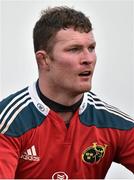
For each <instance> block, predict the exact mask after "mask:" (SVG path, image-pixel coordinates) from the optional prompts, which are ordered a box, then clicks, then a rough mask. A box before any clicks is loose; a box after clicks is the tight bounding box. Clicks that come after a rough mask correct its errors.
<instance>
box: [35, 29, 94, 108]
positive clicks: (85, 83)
mask: <svg viewBox="0 0 134 180" xmlns="http://www.w3.org/2000/svg"><path fill="white" fill-rule="evenodd" d="M95 44H96V43H95V39H94V36H93V32H92V31H90V32H88V33H85V32H83V33H81V32H79V31H74V30H73V29H72V28H68V29H66V30H63V29H62V30H60V31H59V32H58V33H57V34H56V37H55V43H54V47H53V50H52V53H51V55H48V54H47V52H45V51H44V50H40V51H38V52H36V59H37V64H38V68H39V86H40V89H41V91H42V93H43V94H44V95H45V96H47V97H48V98H50V99H52V100H54V101H55V102H58V103H60V104H63V105H66V106H70V105H72V104H74V103H76V102H77V101H78V100H79V99H80V98H81V97H82V96H83V93H84V92H86V91H89V90H90V89H91V87H92V76H93V72H94V68H95V64H96V53H95ZM84 74H85V75H84Z"/></svg>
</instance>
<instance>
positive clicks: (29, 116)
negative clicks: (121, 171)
mask: <svg viewBox="0 0 134 180" xmlns="http://www.w3.org/2000/svg"><path fill="white" fill-rule="evenodd" d="M0 132H1V133H0V178H1V179H4V178H18V179H19V178H21V179H23V178H24V179H28V178H31V179H32V178H35V179H41V178H43V179H57V178H62V179H68V178H69V179H89V178H94V179H96V178H104V177H105V175H106V173H107V171H108V169H109V167H110V165H111V163H112V162H113V161H114V162H117V163H121V164H122V165H124V166H125V167H126V168H128V169H129V170H131V171H132V172H133V173H134V121H133V119H131V118H130V117H129V116H128V115H126V114H124V113H123V112H121V111H119V110H118V109H117V108H114V107H112V106H110V105H108V104H106V103H105V102H103V101H101V100H100V99H98V97H97V96H96V95H95V94H93V93H92V92H87V93H84V98H83V101H82V103H81V105H80V107H79V109H78V110H77V111H76V112H75V113H74V115H73V117H72V119H71V122H70V126H69V128H67V127H66V125H65V123H64V121H63V119H61V117H60V116H59V115H58V113H56V112H54V111H52V110H51V109H49V107H48V106H46V105H45V104H44V103H43V102H42V101H41V99H40V98H39V96H38V93H37V90H36V85H35V84H34V85H33V86H29V87H27V88H25V89H23V90H21V91H19V92H17V93H15V94H13V95H11V96H9V97H7V98H6V99H4V100H3V101H2V102H1V103H0Z"/></svg>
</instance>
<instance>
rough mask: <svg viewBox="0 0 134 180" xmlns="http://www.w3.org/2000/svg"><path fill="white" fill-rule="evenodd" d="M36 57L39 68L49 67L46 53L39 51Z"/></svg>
mask: <svg viewBox="0 0 134 180" xmlns="http://www.w3.org/2000/svg"><path fill="white" fill-rule="evenodd" d="M35 55H36V60H37V64H38V66H39V67H42V68H43V67H46V66H48V55H47V53H46V51H44V50H39V51H37V52H36V53H35Z"/></svg>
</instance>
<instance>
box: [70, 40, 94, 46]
mask: <svg viewBox="0 0 134 180" xmlns="http://www.w3.org/2000/svg"><path fill="white" fill-rule="evenodd" d="M90 46H96V42H95V41H94V42H92V43H90V44H89V45H88V47H90ZM69 47H70V48H71V47H78V48H81V47H83V45H82V44H71V45H69Z"/></svg>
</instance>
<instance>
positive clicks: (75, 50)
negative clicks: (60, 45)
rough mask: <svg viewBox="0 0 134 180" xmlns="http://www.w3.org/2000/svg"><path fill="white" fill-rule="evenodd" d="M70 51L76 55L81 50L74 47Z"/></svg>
mask: <svg viewBox="0 0 134 180" xmlns="http://www.w3.org/2000/svg"><path fill="white" fill-rule="evenodd" d="M68 51H70V52H74V53H75V52H79V51H81V48H80V47H74V48H71V49H69V50H68Z"/></svg>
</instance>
